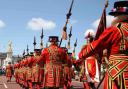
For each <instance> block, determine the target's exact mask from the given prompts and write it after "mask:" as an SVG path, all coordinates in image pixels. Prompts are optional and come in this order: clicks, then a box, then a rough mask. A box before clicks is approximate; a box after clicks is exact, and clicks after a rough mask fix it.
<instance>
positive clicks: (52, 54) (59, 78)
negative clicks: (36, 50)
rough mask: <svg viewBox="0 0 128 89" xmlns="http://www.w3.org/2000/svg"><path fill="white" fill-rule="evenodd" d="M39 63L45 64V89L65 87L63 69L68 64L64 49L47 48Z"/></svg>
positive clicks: (53, 46)
mask: <svg viewBox="0 0 128 89" xmlns="http://www.w3.org/2000/svg"><path fill="white" fill-rule="evenodd" d="M41 56H42V58H41V60H39V62H43V63H44V69H45V71H44V73H45V74H44V86H45V87H63V83H64V81H63V69H62V64H63V63H65V62H66V60H67V56H66V53H65V52H64V51H63V49H62V48H59V47H58V46H55V45H51V46H49V47H48V48H45V49H44V50H43V51H42V54H41Z"/></svg>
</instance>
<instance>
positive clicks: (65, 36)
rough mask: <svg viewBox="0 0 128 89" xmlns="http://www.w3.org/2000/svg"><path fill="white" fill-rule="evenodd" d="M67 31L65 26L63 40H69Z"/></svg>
mask: <svg viewBox="0 0 128 89" xmlns="http://www.w3.org/2000/svg"><path fill="white" fill-rule="evenodd" d="M66 29H67V27H66V26H65V27H64V28H63V33H62V39H63V40H67V31H66Z"/></svg>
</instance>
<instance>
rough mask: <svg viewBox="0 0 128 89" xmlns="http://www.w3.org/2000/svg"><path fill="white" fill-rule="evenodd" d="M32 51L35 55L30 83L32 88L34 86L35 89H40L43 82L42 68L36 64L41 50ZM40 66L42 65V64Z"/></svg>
mask: <svg viewBox="0 0 128 89" xmlns="http://www.w3.org/2000/svg"><path fill="white" fill-rule="evenodd" d="M34 51H35V52H34V54H35V55H34V61H33V65H32V82H33V86H35V87H36V88H37V89H40V87H41V82H43V66H41V65H40V63H38V60H40V58H41V56H40V54H41V49H35V50H34ZM41 64H43V62H42V63H41Z"/></svg>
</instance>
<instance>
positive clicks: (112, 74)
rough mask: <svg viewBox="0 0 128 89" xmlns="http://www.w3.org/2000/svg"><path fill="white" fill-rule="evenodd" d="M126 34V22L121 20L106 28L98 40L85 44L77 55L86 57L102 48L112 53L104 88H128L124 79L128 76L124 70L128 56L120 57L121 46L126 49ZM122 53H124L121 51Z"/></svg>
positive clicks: (127, 42) (127, 46) (127, 44)
mask: <svg viewBox="0 0 128 89" xmlns="http://www.w3.org/2000/svg"><path fill="white" fill-rule="evenodd" d="M122 36H123V37H125V38H126V39H123V40H122ZM127 36H128V24H127V23H125V22H122V23H121V24H117V25H115V26H111V27H110V28H108V29H106V30H105V31H104V32H103V33H102V34H101V36H100V37H99V39H98V40H96V41H94V42H92V43H91V44H89V45H87V46H86V47H85V48H84V49H83V50H82V51H81V54H80V56H79V58H80V59H83V58H86V57H88V56H90V55H92V54H94V53H97V52H100V51H102V50H103V49H107V50H108V54H109V55H110V56H112V55H114V57H110V58H109V64H108V65H109V69H108V71H107V73H108V72H109V73H108V74H106V75H107V76H106V80H105V85H104V89H111V88H112V87H113V88H112V89H117V88H119V89H124V87H125V88H126V87H127V88H128V81H127V80H126V79H127V78H128V77H127V76H128V72H127V73H126V72H125V71H128V68H127V65H128V61H126V60H128V56H125V58H122V56H121V55H122V53H121V46H122V47H123V48H124V50H127V49H128V41H127ZM122 42H124V43H123V45H121V43H122ZM124 44H125V45H124ZM123 55H126V54H124V53H123ZM119 59H120V60H119ZM116 63H117V64H118V65H117V64H116ZM122 65H123V66H122ZM118 79H121V80H118ZM112 80H114V81H112ZM115 80H116V81H117V83H115ZM119 81H121V82H119ZM108 82H109V83H108ZM122 82H123V83H122ZM116 84H117V85H116ZM118 84H119V85H118Z"/></svg>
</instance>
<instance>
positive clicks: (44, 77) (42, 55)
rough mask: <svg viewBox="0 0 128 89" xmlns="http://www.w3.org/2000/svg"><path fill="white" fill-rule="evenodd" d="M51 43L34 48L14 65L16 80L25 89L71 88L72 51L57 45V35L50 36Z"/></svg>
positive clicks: (72, 73) (72, 74)
mask: <svg viewBox="0 0 128 89" xmlns="http://www.w3.org/2000/svg"><path fill="white" fill-rule="evenodd" d="M49 42H51V45H50V46H49V47H47V48H44V49H43V50H41V49H35V50H34V53H30V54H29V55H26V56H25V57H24V58H23V60H22V61H20V62H18V63H16V64H15V65H14V69H15V72H14V76H15V79H16V82H17V83H18V84H20V85H21V86H22V87H24V88H26V89H28V88H29V89H33V88H34V89H41V88H48V89H59V88H60V87H64V89H70V88H71V79H72V77H73V76H74V70H73V68H72V64H73V60H74V59H73V57H72V53H68V52H67V49H66V48H65V47H59V46H58V37H57V36H50V37H49Z"/></svg>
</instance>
